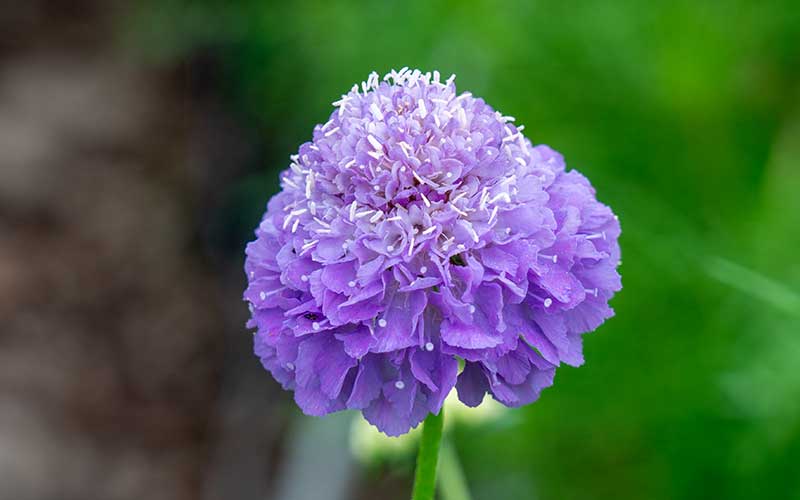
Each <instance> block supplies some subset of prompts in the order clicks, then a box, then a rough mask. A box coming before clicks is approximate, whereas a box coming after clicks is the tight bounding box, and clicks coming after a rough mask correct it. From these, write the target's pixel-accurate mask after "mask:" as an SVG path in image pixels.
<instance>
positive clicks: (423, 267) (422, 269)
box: [419, 266, 428, 274]
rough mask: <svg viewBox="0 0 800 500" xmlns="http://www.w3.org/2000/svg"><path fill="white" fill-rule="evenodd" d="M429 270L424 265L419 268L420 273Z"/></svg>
mask: <svg viewBox="0 0 800 500" xmlns="http://www.w3.org/2000/svg"><path fill="white" fill-rule="evenodd" d="M427 272H428V268H427V267H425V266H422V267H420V268H419V273H420V274H425V273H427Z"/></svg>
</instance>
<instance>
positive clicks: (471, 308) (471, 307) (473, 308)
mask: <svg viewBox="0 0 800 500" xmlns="http://www.w3.org/2000/svg"><path fill="white" fill-rule="evenodd" d="M469 312H470V314H475V306H473V305H472V304H470V305H469Z"/></svg>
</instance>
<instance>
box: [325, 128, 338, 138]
mask: <svg viewBox="0 0 800 500" xmlns="http://www.w3.org/2000/svg"><path fill="white" fill-rule="evenodd" d="M338 131H339V127H333V128H332V129H330V130H328V131H327V132H325V137H330V136H332V135H333V134H335V133H336V132H338Z"/></svg>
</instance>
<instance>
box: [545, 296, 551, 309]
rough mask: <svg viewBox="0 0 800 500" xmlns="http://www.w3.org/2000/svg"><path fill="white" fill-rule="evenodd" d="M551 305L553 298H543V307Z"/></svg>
mask: <svg viewBox="0 0 800 500" xmlns="http://www.w3.org/2000/svg"><path fill="white" fill-rule="evenodd" d="M552 305H553V299H551V298H550V297H548V298H546V299H544V306H545V307H550V306H552Z"/></svg>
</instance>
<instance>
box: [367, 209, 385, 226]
mask: <svg viewBox="0 0 800 500" xmlns="http://www.w3.org/2000/svg"><path fill="white" fill-rule="evenodd" d="M381 217H383V212H381V211H380V210H376V211H375V215H373V216H372V217H370V218H369V221H370V222H372V223H373V224H375V223H376V222H378V221H379V220H381Z"/></svg>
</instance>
